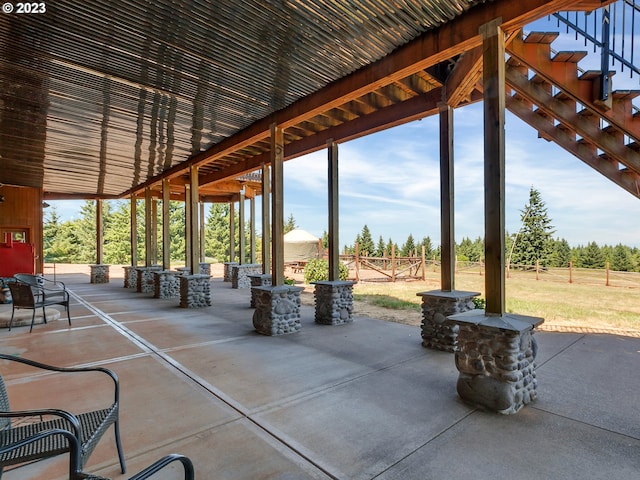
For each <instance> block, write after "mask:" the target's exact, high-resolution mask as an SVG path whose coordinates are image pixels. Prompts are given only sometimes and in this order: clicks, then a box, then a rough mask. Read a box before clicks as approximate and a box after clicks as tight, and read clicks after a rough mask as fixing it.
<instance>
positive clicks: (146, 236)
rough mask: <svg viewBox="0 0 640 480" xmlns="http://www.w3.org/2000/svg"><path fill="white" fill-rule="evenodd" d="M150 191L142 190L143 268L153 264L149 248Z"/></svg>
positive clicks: (150, 234)
mask: <svg viewBox="0 0 640 480" xmlns="http://www.w3.org/2000/svg"><path fill="white" fill-rule="evenodd" d="M151 202H152V200H151V189H150V188H149V187H147V188H145V189H144V266H145V267H150V266H151V265H152V264H153V250H152V247H151V242H152V234H153V227H152V226H151Z"/></svg>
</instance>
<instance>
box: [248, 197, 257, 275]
mask: <svg viewBox="0 0 640 480" xmlns="http://www.w3.org/2000/svg"><path fill="white" fill-rule="evenodd" d="M249 215H250V216H251V219H250V223H249V258H250V263H256V196H255V193H254V194H253V195H252V196H251V198H250V199H249Z"/></svg>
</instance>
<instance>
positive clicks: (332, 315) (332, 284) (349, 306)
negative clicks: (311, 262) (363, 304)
mask: <svg viewBox="0 0 640 480" xmlns="http://www.w3.org/2000/svg"><path fill="white" fill-rule="evenodd" d="M354 283H355V282H350V281H341V280H336V281H321V282H314V285H315V290H314V296H315V304H316V317H315V319H316V323H320V324H322V325H342V324H344V323H349V322H352V321H353V318H352V316H351V315H352V314H353V284H354Z"/></svg>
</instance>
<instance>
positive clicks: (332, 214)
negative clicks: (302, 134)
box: [327, 140, 358, 281]
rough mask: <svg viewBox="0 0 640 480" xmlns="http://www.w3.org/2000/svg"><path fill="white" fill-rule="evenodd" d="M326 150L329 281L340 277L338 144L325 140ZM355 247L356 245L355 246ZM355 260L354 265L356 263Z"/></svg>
mask: <svg viewBox="0 0 640 480" xmlns="http://www.w3.org/2000/svg"><path fill="white" fill-rule="evenodd" d="M327 152H328V161H327V163H328V172H327V177H328V187H329V191H328V195H327V197H328V200H329V232H328V240H329V252H328V253H329V258H328V261H329V281H336V280H339V279H340V269H339V266H340V242H339V241H338V230H339V221H338V214H339V211H340V210H339V207H338V199H339V195H338V193H339V192H338V144H336V143H335V142H334V141H333V140H329V141H327ZM356 248H357V247H356ZM357 263H358V262H357V261H356V265H357ZM357 278H358V267H357V266H356V279H357Z"/></svg>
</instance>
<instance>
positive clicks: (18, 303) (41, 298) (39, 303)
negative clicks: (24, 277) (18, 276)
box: [9, 281, 71, 332]
mask: <svg viewBox="0 0 640 480" xmlns="http://www.w3.org/2000/svg"><path fill="white" fill-rule="evenodd" d="M9 290H10V291H11V298H12V303H11V306H12V310H11V320H9V330H11V326H12V325H13V319H14V317H15V314H16V310H20V309H27V310H29V309H30V310H32V314H31V327H30V328H29V332H31V331H32V330H33V324H34V323H35V320H36V310H37V309H39V308H42V316H43V319H44V323H47V313H46V307H47V306H49V305H63V306H64V307H65V308H66V310H67V319H68V320H69V325H71V316H70V314H69V296H68V295H69V294H68V293H67V292H64V294H65V297H64V298H62V297H49V296H48V295H47V293H46V292H45V291H44V289H42V288H40V287H34V286H31V285H29V284H27V283H22V282H19V281H16V282H10V283H9Z"/></svg>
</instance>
